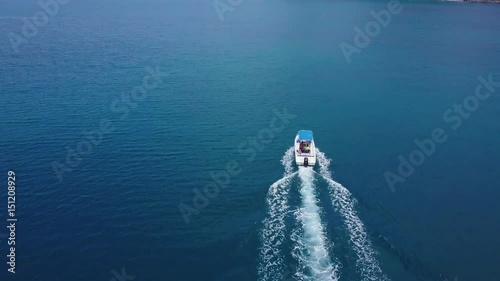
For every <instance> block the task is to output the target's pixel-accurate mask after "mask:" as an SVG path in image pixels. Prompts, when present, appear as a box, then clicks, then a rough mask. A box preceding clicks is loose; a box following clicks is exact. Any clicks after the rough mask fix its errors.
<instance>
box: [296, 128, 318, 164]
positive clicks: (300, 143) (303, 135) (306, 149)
mask: <svg viewBox="0 0 500 281" xmlns="http://www.w3.org/2000/svg"><path fill="white" fill-rule="evenodd" d="M294 146H295V163H296V164H297V165H298V166H305V167H307V166H314V165H315V164H316V145H315V144H314V139H313V132H312V131H309V130H300V131H298V132H297V136H295V145H294Z"/></svg>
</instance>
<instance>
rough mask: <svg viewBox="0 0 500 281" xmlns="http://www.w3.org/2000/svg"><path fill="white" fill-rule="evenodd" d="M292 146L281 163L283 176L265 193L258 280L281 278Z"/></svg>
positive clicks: (291, 173) (291, 166) (291, 168)
mask: <svg viewBox="0 0 500 281" xmlns="http://www.w3.org/2000/svg"><path fill="white" fill-rule="evenodd" d="M293 157H294V148H293V147H291V148H289V149H288V150H287V151H286V152H285V155H283V158H282V159H281V163H282V164H283V167H284V168H285V173H284V174H283V178H281V179H279V180H278V181H276V182H275V183H273V184H272V185H271V187H270V188H269V191H268V193H267V199H266V201H267V205H268V208H269V211H268V215H267V217H266V218H265V220H264V227H263V230H262V232H261V241H262V242H261V243H262V247H261V252H260V264H259V267H258V274H259V280H263V281H264V280H273V281H274V280H283V271H284V270H283V256H282V255H281V247H280V245H281V244H282V243H283V241H284V239H285V216H286V214H287V213H288V212H289V206H288V193H289V190H290V183H291V180H292V178H293V177H294V176H295V175H297V172H294V171H293Z"/></svg>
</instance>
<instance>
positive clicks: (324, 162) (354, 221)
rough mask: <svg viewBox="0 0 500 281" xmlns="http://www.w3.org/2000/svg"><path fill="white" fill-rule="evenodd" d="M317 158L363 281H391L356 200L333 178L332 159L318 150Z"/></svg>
mask: <svg viewBox="0 0 500 281" xmlns="http://www.w3.org/2000/svg"><path fill="white" fill-rule="evenodd" d="M316 157H317V161H318V164H319V169H320V175H321V176H322V177H323V178H324V179H325V181H326V182H327V183H328V185H329V187H330V196H331V198H332V203H333V205H334V207H335V208H336V209H337V210H338V211H339V212H340V214H341V216H342V217H343V219H344V223H345V224H346V226H347V231H348V233H349V238H350V242H351V244H352V245H353V247H354V251H355V252H356V256H357V258H358V260H357V261H356V265H357V267H358V268H359V270H360V272H361V276H362V280H363V281H365V280H377V281H379V280H389V279H388V278H387V277H386V276H385V275H384V274H383V273H382V269H380V266H379V263H378V261H377V259H376V258H375V256H376V253H375V251H374V250H373V247H372V244H371V242H370V240H369V238H368V234H367V233H366V230H365V226H364V224H363V222H362V221H361V219H360V218H359V217H358V215H357V213H356V208H355V205H356V199H354V198H353V197H352V194H351V193H350V192H349V190H347V188H345V187H344V186H342V185H341V184H340V183H338V182H336V181H334V180H333V179H332V178H331V174H330V171H329V167H330V159H328V157H326V155H325V154H324V153H323V152H321V151H320V150H319V149H316Z"/></svg>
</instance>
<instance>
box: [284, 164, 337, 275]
mask: <svg viewBox="0 0 500 281" xmlns="http://www.w3.org/2000/svg"><path fill="white" fill-rule="evenodd" d="M299 177H300V179H301V181H302V186H301V189H300V195H301V197H302V208H300V210H299V211H298V212H297V219H298V220H299V221H300V222H301V224H302V230H303V232H302V236H301V237H300V238H299V239H298V240H299V241H297V242H299V245H298V247H299V249H298V251H294V253H295V256H296V257H297V258H298V259H299V263H300V264H301V265H302V268H301V269H300V270H299V272H297V274H296V275H297V276H298V277H299V278H300V280H307V281H309V280H310V281H326V280H328V281H332V280H338V277H337V272H338V267H337V266H334V265H333V264H332V262H331V260H330V255H329V254H328V246H327V238H326V236H325V231H324V227H323V225H322V224H321V217H320V209H319V207H318V204H317V202H318V200H317V199H316V195H315V193H314V171H313V170H312V168H308V167H299ZM293 235H297V234H296V233H294V234H293ZM304 271H305V272H304Z"/></svg>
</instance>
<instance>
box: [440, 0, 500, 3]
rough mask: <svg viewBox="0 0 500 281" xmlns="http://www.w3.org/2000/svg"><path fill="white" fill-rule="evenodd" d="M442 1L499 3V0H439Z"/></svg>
mask: <svg viewBox="0 0 500 281" xmlns="http://www.w3.org/2000/svg"><path fill="white" fill-rule="evenodd" d="M441 1H444V2H464V3H495V4H500V0H441Z"/></svg>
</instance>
